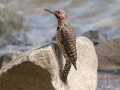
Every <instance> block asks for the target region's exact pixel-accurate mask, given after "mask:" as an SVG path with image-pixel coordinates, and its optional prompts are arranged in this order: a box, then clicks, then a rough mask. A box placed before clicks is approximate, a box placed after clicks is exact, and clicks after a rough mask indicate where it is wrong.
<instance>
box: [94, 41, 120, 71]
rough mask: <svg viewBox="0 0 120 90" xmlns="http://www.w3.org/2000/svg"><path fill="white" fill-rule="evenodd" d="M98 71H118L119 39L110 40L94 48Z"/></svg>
mask: <svg viewBox="0 0 120 90" xmlns="http://www.w3.org/2000/svg"><path fill="white" fill-rule="evenodd" d="M95 49H96V53H97V56H98V61H99V62H98V69H99V70H117V69H120V39H114V40H110V41H108V42H105V43H101V44H99V45H97V46H95Z"/></svg>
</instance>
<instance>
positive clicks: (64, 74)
mask: <svg viewBox="0 0 120 90" xmlns="http://www.w3.org/2000/svg"><path fill="white" fill-rule="evenodd" d="M70 68H71V62H70V61H69V60H67V61H66V63H65V66H64V69H63V72H62V76H61V79H62V81H63V82H64V83H65V84H66V83H67V76H68V73H69V71H70Z"/></svg>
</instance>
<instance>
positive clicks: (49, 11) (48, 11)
mask: <svg viewBox="0 0 120 90" xmlns="http://www.w3.org/2000/svg"><path fill="white" fill-rule="evenodd" d="M45 10H46V11H48V12H51V13H52V14H54V11H53V10H48V9H45Z"/></svg>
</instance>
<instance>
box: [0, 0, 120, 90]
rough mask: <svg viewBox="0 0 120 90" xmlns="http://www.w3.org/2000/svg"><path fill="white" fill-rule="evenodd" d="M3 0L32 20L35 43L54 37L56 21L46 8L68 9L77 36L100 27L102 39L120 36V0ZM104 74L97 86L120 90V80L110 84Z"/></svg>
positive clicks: (98, 29)
mask: <svg viewBox="0 0 120 90" xmlns="http://www.w3.org/2000/svg"><path fill="white" fill-rule="evenodd" d="M0 3H2V4H5V5H6V6H7V7H8V8H9V9H12V10H14V11H16V12H18V13H22V14H24V15H25V16H26V17H27V18H28V19H29V20H30V21H31V22H32V23H33V25H34V28H33V29H32V30H30V31H29V32H27V33H26V35H27V36H28V37H29V38H31V41H32V42H33V43H34V44H35V45H39V44H41V43H45V42H48V41H51V40H52V38H53V36H54V35H55V34H56V27H57V21H56V19H55V17H54V16H53V15H52V14H50V13H48V12H46V11H44V9H45V8H47V9H63V10H65V12H66V13H67V14H68V16H69V19H68V22H69V23H70V24H71V25H72V26H73V27H74V29H75V32H76V35H77V36H80V35H82V34H83V33H84V32H87V31H89V30H93V31H99V37H100V40H101V41H106V40H110V39H114V38H120V30H119V29H120V0H0ZM99 75H102V74H101V73H99ZM106 75H107V76H108V77H110V76H112V75H111V74H106ZM119 77H120V75H117V76H116V77H115V78H119ZM105 78H106V77H101V76H99V82H98V90H120V87H119V86H118V84H119V83H120V80H118V81H116V82H117V84H114V81H113V82H112V84H111V83H110V82H111V81H110V80H108V82H105V80H104V79H105ZM100 79H101V80H100ZM107 79H112V78H107ZM113 80H115V79H113ZM101 82H102V83H101ZM103 84H104V85H103ZM113 84H114V85H113ZM119 85H120V84H119ZM107 86H108V87H107Z"/></svg>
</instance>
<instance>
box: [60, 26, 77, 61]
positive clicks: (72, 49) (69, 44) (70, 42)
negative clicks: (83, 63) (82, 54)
mask: <svg viewBox="0 0 120 90" xmlns="http://www.w3.org/2000/svg"><path fill="white" fill-rule="evenodd" d="M61 39H62V40H61V43H62V44H63V46H64V49H65V51H66V54H67V56H68V58H69V59H70V61H71V62H75V61H76V60H77V51H76V36H75V33H74V31H73V29H72V28H66V27H62V28H61Z"/></svg>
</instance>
